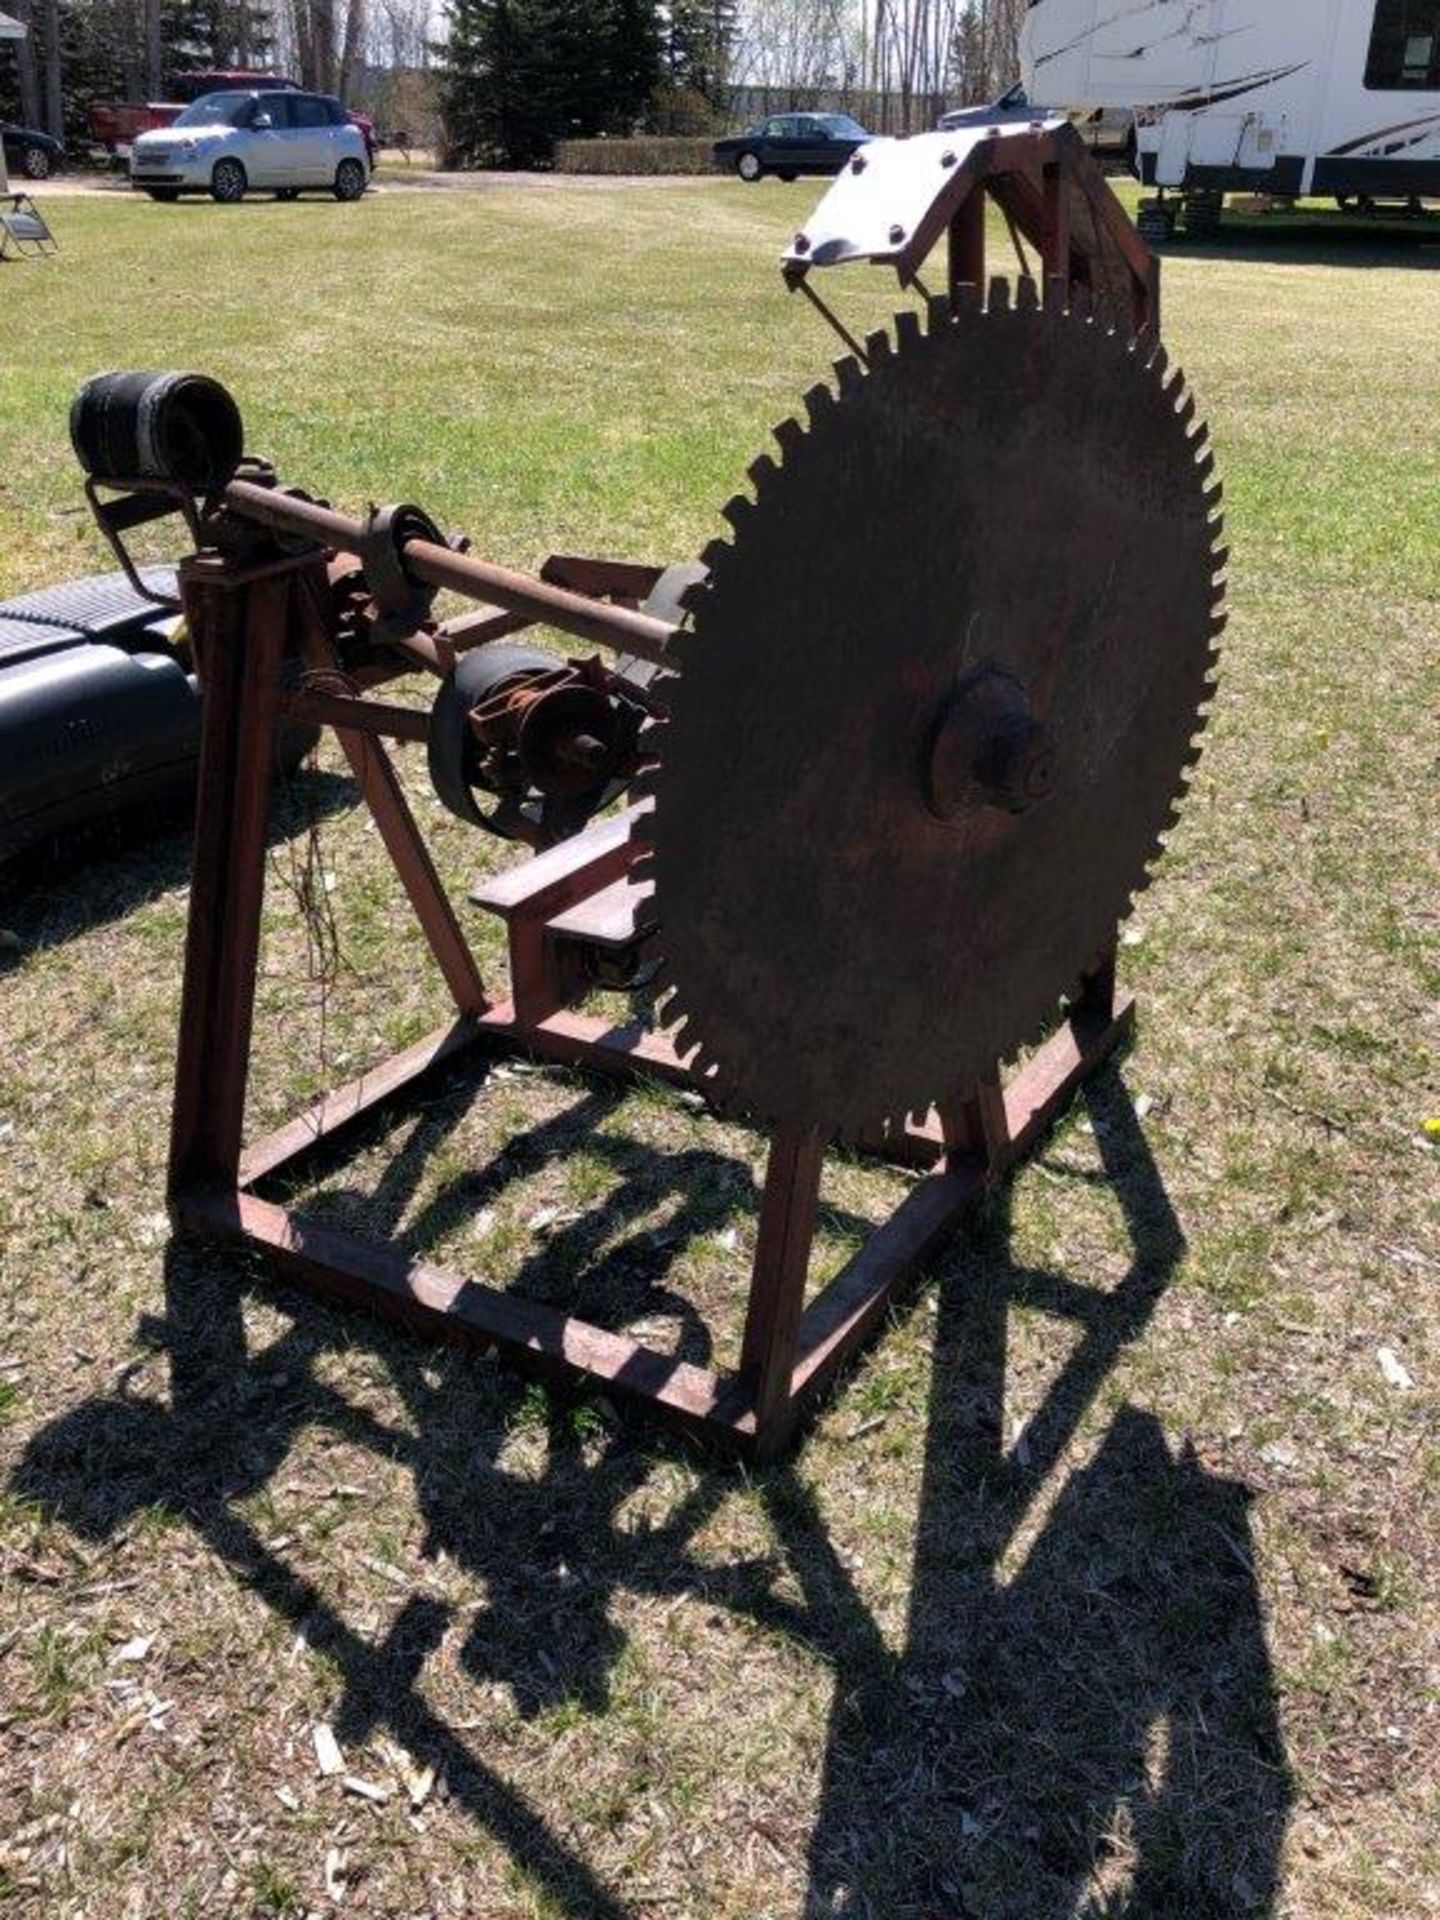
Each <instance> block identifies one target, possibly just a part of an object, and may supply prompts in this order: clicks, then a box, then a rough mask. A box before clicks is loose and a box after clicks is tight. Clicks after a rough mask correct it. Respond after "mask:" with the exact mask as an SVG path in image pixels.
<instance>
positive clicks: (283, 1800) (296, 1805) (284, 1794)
mask: <svg viewBox="0 0 1440 1920" xmlns="http://www.w3.org/2000/svg"><path fill="white" fill-rule="evenodd" d="M275 1798H276V1799H277V1800H278V1801H279V1802H280V1804H281V1806H282V1807H284V1808H285V1810H286V1811H287V1812H288V1813H298V1812H299V1811H300V1796H299V1794H298V1793H296V1791H295V1789H294V1788H293V1787H276V1789H275Z"/></svg>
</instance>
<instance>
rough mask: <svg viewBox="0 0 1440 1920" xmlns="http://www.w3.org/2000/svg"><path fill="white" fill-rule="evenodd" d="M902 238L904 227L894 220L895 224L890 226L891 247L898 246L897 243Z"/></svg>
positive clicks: (903, 236)
mask: <svg viewBox="0 0 1440 1920" xmlns="http://www.w3.org/2000/svg"><path fill="white" fill-rule="evenodd" d="M904 238H905V229H904V227H902V226H901V225H900V224H899V222H898V221H897V222H896V224H895V225H894V226H893V227H891V229H890V244H891V246H892V247H898V246H899V244H900V242H901V241H902V240H903V239H904Z"/></svg>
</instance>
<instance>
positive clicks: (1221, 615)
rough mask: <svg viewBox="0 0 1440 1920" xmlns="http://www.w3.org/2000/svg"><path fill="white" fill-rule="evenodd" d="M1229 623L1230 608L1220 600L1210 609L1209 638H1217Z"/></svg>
mask: <svg viewBox="0 0 1440 1920" xmlns="http://www.w3.org/2000/svg"><path fill="white" fill-rule="evenodd" d="M1229 624H1230V609H1229V608H1228V607H1227V606H1226V604H1225V602H1224V601H1223V600H1221V601H1220V602H1219V603H1218V604H1217V605H1216V606H1214V607H1212V608H1211V611H1210V638H1211V639H1212V640H1218V639H1219V638H1220V636H1221V634H1222V633H1224V631H1225V629H1226V627H1228V626H1229Z"/></svg>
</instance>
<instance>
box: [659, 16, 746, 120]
mask: <svg viewBox="0 0 1440 1920" xmlns="http://www.w3.org/2000/svg"><path fill="white" fill-rule="evenodd" d="M738 13H739V8H738V3H737V0H668V4H667V5H666V7H665V13H664V58H665V84H666V86H667V87H668V88H670V89H672V90H673V91H674V92H676V93H689V94H698V95H699V96H700V97H701V98H702V99H704V100H708V101H709V103H710V104H711V106H712V107H723V106H724V104H725V89H726V85H727V82H728V79H729V71H730V51H731V48H732V47H733V45H734V42H735V36H736V33H737V31H738V25H739V22H738Z"/></svg>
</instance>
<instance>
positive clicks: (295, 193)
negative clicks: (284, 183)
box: [275, 187, 300, 200]
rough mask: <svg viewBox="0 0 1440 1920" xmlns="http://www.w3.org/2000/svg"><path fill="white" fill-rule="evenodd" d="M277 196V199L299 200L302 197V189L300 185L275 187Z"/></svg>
mask: <svg viewBox="0 0 1440 1920" xmlns="http://www.w3.org/2000/svg"><path fill="white" fill-rule="evenodd" d="M275 198H276V199H277V200H298V199H299V198H300V189H299V187H277V188H276V189H275Z"/></svg>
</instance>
